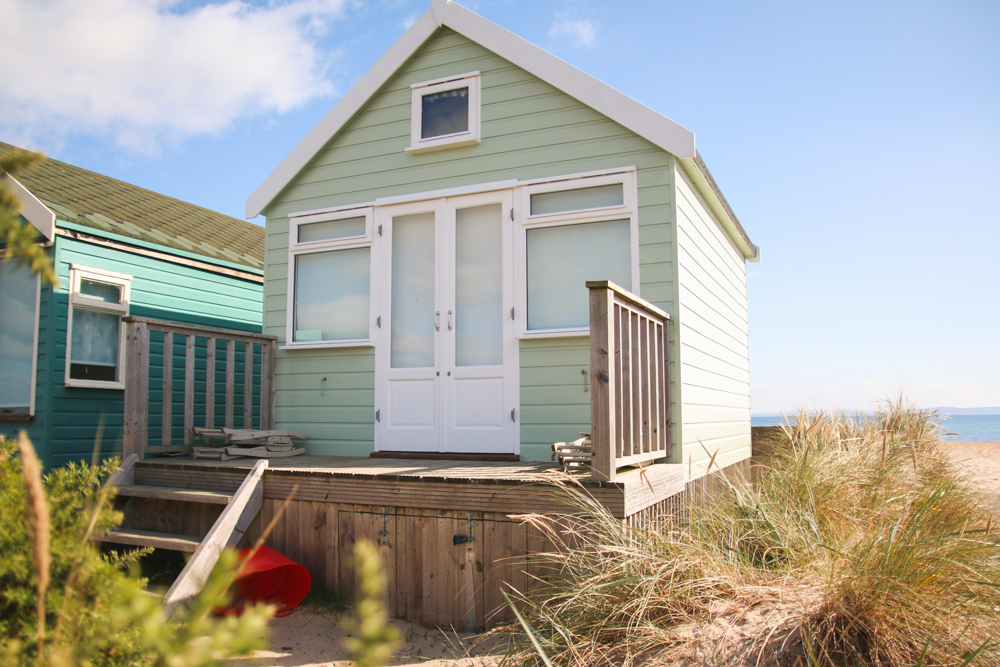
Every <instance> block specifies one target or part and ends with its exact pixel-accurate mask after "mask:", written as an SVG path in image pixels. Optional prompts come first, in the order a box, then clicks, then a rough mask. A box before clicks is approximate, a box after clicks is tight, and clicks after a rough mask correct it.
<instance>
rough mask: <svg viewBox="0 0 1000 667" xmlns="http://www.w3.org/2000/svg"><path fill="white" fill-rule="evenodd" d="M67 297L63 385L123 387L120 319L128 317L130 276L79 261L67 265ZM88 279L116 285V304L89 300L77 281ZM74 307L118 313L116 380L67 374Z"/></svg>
mask: <svg viewBox="0 0 1000 667" xmlns="http://www.w3.org/2000/svg"><path fill="white" fill-rule="evenodd" d="M69 275H70V278H69V299H68V305H67V319H66V367H65V371H64V378H65V379H64V381H65V383H66V386H67V387H78V388H89V389H125V327H124V326H122V321H121V319H122V318H123V317H126V316H128V313H129V308H130V306H131V298H132V276H129V275H125V274H123V273H116V272H114V271H106V270H104V269H94V268H90V267H87V266H80V265H79V264H72V265H70V274H69ZM84 279H86V280H91V281H94V282H98V283H102V284H105V285H114V286H116V287H118V288H120V290H121V291H120V294H121V299H120V301H119V302H118V303H109V302H107V301H101V300H99V299H93V298H90V297H89V296H87V295H86V294H81V293H80V282H81V281H82V280H84ZM76 309H81V310H91V311H94V312H99V313H107V314H110V315H117V316H118V360H117V363H116V366H115V368H116V373H115V375H116V378H117V379H116V380H87V379H81V378H73V377H70V372H71V370H72V365H73V362H72V359H73V320H74V319H75V318H74V312H75V311H76Z"/></svg>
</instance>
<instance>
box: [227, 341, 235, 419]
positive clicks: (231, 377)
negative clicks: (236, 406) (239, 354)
mask: <svg viewBox="0 0 1000 667" xmlns="http://www.w3.org/2000/svg"><path fill="white" fill-rule="evenodd" d="M235 356H236V341H234V340H227V341H226V428H232V427H233V401H234V396H235V386H234V385H235V384H236V359H234V357H235Z"/></svg>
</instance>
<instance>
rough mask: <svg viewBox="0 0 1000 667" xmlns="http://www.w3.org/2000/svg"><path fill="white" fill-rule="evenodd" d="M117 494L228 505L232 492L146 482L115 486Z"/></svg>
mask: <svg viewBox="0 0 1000 667" xmlns="http://www.w3.org/2000/svg"><path fill="white" fill-rule="evenodd" d="M116 488H117V490H118V495H119V496H131V497H136V498H158V499H161V500H180V501H183V502H189V503H209V504H213V505H228V504H229V502H230V501H231V500H232V499H233V494H231V493H223V492H221V491H206V490H203V489H182V488H180V487H173V486H150V485H147V484H123V485H121V486H118V487H116Z"/></svg>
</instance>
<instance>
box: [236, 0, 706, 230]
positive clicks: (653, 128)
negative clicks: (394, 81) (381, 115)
mask: <svg viewBox="0 0 1000 667" xmlns="http://www.w3.org/2000/svg"><path fill="white" fill-rule="evenodd" d="M440 26H447V27H449V28H451V29H452V30H454V31H455V32H458V33H460V34H462V35H464V36H466V37H468V38H469V39H471V40H473V41H474V42H478V43H479V44H481V45H483V46H484V47H486V48H488V49H490V50H491V51H493V52H494V53H496V54H497V55H499V56H502V57H503V58H505V59H507V60H509V61H510V62H512V63H514V64H515V65H517V66H518V67H521V68H522V69H524V70H525V71H527V72H530V73H531V74H534V75H535V76H537V77H538V78H540V79H542V80H543V81H546V82H547V83H549V84H551V85H553V86H555V87H556V88H558V89H560V90H562V91H563V92H565V93H567V94H568V95H571V96H572V97H574V98H576V99H578V100H579V101H581V102H583V103H584V104H586V105H587V106H589V107H591V108H592V109H594V110H596V111H599V112H600V113H602V114H604V115H605V116H607V117H608V118H610V119H611V120H614V121H615V122H617V123H620V124H621V125H623V126H625V127H626V128H628V129H629V130H631V131H633V132H635V133H636V134H638V135H639V136H641V137H644V138H645V139H647V140H649V141H650V142H652V143H653V144H655V145H657V146H659V147H660V148H662V149H663V150H665V151H667V152H669V153H672V154H673V155H675V156H677V157H679V158H688V157H694V155H695V147H694V133H693V132H691V131H690V130H688V129H686V128H684V127H682V126H680V125H678V124H677V123H675V122H674V121H672V120H670V119H669V118H667V117H665V116H663V115H661V114H659V113H657V112H655V111H653V110H652V109H650V108H649V107H647V106H645V105H643V104H640V103H639V102H637V101H635V100H633V99H632V98H631V97H629V96H627V95H625V94H624V93H621V92H619V91H617V90H615V89H614V88H612V87H611V86H609V85H607V84H606V83H603V82H601V81H598V80H597V79H595V78H594V77H592V76H590V75H589V74H587V73H585V72H583V71H581V70H579V69H577V68H576V67H573V66H572V65H570V64H569V63H567V62H565V61H563V60H560V59H559V58H557V57H555V56H554V55H552V54H551V53H549V52H547V51H545V50H544V49H541V48H539V47H537V46H535V45H534V44H532V43H531V42H528V41H526V40H524V39H521V38H520V37H518V36H517V35H515V34H514V33H512V32H510V31H508V30H505V29H504V28H501V27H500V26H498V25H496V24H495V23H493V22H491V21H488V20H486V19H484V18H483V17H482V16H479V15H478V14H476V13H474V12H472V11H469V10H468V9H466V8H465V7H462V6H461V5H459V4H456V3H454V2H451V0H433V1H432V3H431V8H430V9H428V10H427V11H426V12H424V14H423V16H421V17H420V18H419V19H418V20H417V22H416V23H414V24H413V25H412V26H411V27H410V29H409V30H407V31H406V32H405V33H404V34H403V36H402V37H400V38H399V41H397V42H396V43H395V44H393V46H392V48H390V49H389V50H388V51H387V52H386V54H385V55H384V56H382V57H381V58H380V59H379V61H378V62H377V63H375V66H374V67H372V68H371V69H370V70H368V72H367V73H366V74H365V75H364V76H363V77H361V79H360V80H359V81H358V82H357V83H356V84H354V86H353V87H352V88H351V89H350V90H349V91H347V94H346V95H344V96H343V97H342V98H341V99H340V101H339V102H337V104H336V105H335V106H334V107H333V109H331V110H330V112H329V113H328V114H327V115H326V116H324V117H323V120H321V121H320V122H319V123H318V124H317V125H316V127H314V128H313V129H312V131H310V132H309V134H307V135H306V137H305V139H303V140H302V141H301V143H299V145H298V146H296V147H295V149H294V150H292V152H291V153H289V154H288V157H286V158H285V159H284V160H282V162H281V164H279V165H278V167H277V169H275V170H274V171H273V172H272V173H271V175H270V176H268V177H267V178H266V179H264V182H263V183H261V184H260V187H258V188H257V189H256V190H255V191H254V193H253V194H252V195H250V197H249V198H248V199H247V209H246V216H247V218H255V217H257V216H258V215H260V213H261V211H263V210H264V209H265V208H267V206H268V205H269V204H270V203H271V201H272V200H273V199H274V198H275V197H276V196H278V194H279V193H280V192H281V190H283V189H284V188H285V186H286V185H288V183H289V182H291V180H292V179H293V178H295V176H296V174H298V173H299V171H301V170H302V169H303V168H304V167H305V166H306V165H307V164H308V163H309V160H311V159H312V158H313V157H314V156H315V155H316V154H317V153H318V152H319V151H320V150H322V148H323V146H325V145H326V143H327V142H328V141H329V140H330V139H331V138H333V136H334V135H336V134H337V132H339V131H340V128H342V127H343V126H344V125H345V124H346V123H347V122H348V121H349V120H350V119H351V117H352V116H354V114H355V113H357V111H358V110H359V109H360V108H361V107H362V106H363V105H364V104H365V102H367V101H368V100H369V99H370V98H371V96H372V95H374V94H375V93H376V92H377V91H378V89H379V88H381V87H382V85H383V84H384V83H385V82H386V81H388V80H389V78H390V77H391V76H392V75H393V74H395V73H396V70H398V69H399V68H400V67H401V66H402V65H403V63H404V62H406V60H407V59H409V57H410V56H411V55H413V53H414V52H415V51H416V50H417V49H418V48H420V46H421V45H422V44H423V43H424V42H425V41H427V39H428V38H429V37H430V36H431V35H432V34H433V33H434V31H435V30H437V29H438V27H440Z"/></svg>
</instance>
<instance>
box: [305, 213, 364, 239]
mask: <svg viewBox="0 0 1000 667" xmlns="http://www.w3.org/2000/svg"><path fill="white" fill-rule="evenodd" d="M297 228H298V238H297V239H296V242H298V243H309V242H312V241H332V240H334V239H343V238H349V237H352V236H364V235H365V232H366V230H365V216H363V215H360V216H357V217H353V218H341V219H339V220H323V221H320V222H308V223H304V224H299V225H298V226H297Z"/></svg>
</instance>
